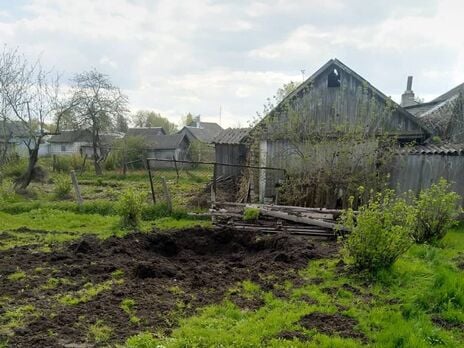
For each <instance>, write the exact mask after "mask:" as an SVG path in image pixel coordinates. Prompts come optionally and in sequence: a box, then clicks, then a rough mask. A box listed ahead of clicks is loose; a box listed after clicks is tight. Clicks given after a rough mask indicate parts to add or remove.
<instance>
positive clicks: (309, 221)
mask: <svg viewBox="0 0 464 348" xmlns="http://www.w3.org/2000/svg"><path fill="white" fill-rule="evenodd" d="M259 212H260V213H261V214H263V215H267V216H272V217H275V218H277V219H284V220H289V221H293V222H298V223H301V224H306V225H315V226H321V227H327V228H330V229H332V230H337V229H338V230H342V231H349V229H347V228H346V227H344V226H341V225H337V224H335V223H332V222H326V221H322V220H317V219H311V218H307V217H302V216H296V215H291V214H289V213H285V212H280V211H273V210H268V209H262V208H261V209H259Z"/></svg>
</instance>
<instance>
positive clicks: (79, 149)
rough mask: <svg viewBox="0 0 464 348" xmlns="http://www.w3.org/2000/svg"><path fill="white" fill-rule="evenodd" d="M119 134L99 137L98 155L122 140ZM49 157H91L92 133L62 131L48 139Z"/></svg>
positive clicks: (81, 130)
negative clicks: (116, 141)
mask: <svg viewBox="0 0 464 348" xmlns="http://www.w3.org/2000/svg"><path fill="white" fill-rule="evenodd" d="M122 136H123V134H121V133H103V134H101V135H100V143H101V144H100V147H99V149H98V151H99V153H100V155H105V154H107V153H108V152H109V151H110V149H111V144H112V142H113V141H114V140H115V139H118V138H122ZM48 143H49V154H50V155H72V154H80V155H87V156H89V157H92V156H93V145H92V132H91V131H90V130H89V129H77V130H63V131H61V132H60V133H59V134H56V135H53V136H51V137H50V138H49V139H48Z"/></svg>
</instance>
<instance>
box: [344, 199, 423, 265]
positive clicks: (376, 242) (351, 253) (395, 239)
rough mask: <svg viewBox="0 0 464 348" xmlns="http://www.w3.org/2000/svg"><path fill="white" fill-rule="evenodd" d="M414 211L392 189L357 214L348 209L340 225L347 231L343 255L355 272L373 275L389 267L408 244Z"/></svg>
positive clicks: (369, 202)
mask: <svg viewBox="0 0 464 348" xmlns="http://www.w3.org/2000/svg"><path fill="white" fill-rule="evenodd" d="M414 219H415V214H414V208H413V207H412V206H411V205H409V204H407V203H406V201H405V200H403V199H400V198H397V197H396V196H395V194H394V192H393V191H392V190H386V191H384V192H383V193H378V194H376V195H375V196H374V197H373V198H371V199H370V200H369V201H368V203H367V204H366V205H363V206H361V207H360V208H359V212H358V214H355V213H354V211H353V210H352V209H348V210H346V211H345V213H344V214H343V215H342V223H343V224H344V225H345V226H346V227H348V228H350V229H351V234H350V235H349V237H348V239H347V240H346V243H345V245H344V252H345V254H346V256H347V258H348V262H350V263H352V264H353V265H354V266H355V267H356V268H357V269H360V270H367V271H369V272H372V273H375V272H377V271H378V270H380V269H383V268H388V267H390V266H391V265H392V264H393V263H394V262H395V261H396V259H397V258H398V257H399V256H400V255H402V254H403V253H404V252H406V251H407V249H408V248H409V247H410V245H411V244H412V241H411V237H410V234H411V230H412V228H413V223H414Z"/></svg>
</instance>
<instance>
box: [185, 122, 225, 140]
mask: <svg viewBox="0 0 464 348" xmlns="http://www.w3.org/2000/svg"><path fill="white" fill-rule="evenodd" d="M221 131H222V127H221V126H220V125H218V124H217V123H215V122H200V125H199V127H194V126H184V127H183V128H182V129H181V130H180V131H179V132H178V134H180V133H189V134H190V137H191V138H194V139H195V140H199V141H202V142H204V143H211V142H212V140H213V139H214V137H215V136H216V135H218V134H219V133H220V132H221Z"/></svg>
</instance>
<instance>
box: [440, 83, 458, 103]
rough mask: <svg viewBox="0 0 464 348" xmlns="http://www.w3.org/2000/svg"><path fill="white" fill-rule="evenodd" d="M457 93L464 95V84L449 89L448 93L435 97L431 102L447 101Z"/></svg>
mask: <svg viewBox="0 0 464 348" xmlns="http://www.w3.org/2000/svg"><path fill="white" fill-rule="evenodd" d="M459 93H464V83H461V84H460V85H458V86H456V87H454V88H451V89H450V90H449V91H448V92H446V93H443V94H442V95H440V96H438V97H436V98H435V99H433V100H432V102H441V101H444V100H447V99H449V98H451V97H453V96H455V95H458V94H459Z"/></svg>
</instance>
